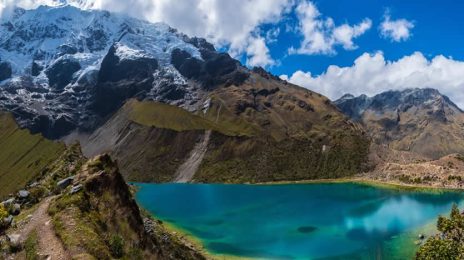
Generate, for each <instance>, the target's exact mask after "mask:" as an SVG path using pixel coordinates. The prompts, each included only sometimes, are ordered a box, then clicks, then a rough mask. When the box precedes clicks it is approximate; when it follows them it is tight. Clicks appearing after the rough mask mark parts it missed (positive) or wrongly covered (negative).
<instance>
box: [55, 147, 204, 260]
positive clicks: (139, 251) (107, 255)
mask: <svg viewBox="0 0 464 260" xmlns="http://www.w3.org/2000/svg"><path fill="white" fill-rule="evenodd" d="M49 213H50V214H51V216H52V218H53V225H54V227H55V230H56V232H57V235H58V236H59V237H60V238H61V239H62V241H63V245H64V249H65V250H66V253H67V254H68V255H69V256H70V258H75V257H83V256H85V257H90V258H97V259H111V258H127V259H140V258H141V259H203V256H202V255H201V254H199V253H197V252H196V251H195V250H192V249H190V248H187V247H186V246H184V245H182V244H176V243H177V242H175V241H172V240H170V235H166V236H167V238H168V240H167V241H165V240H166V239H165V238H164V237H160V235H159V233H158V232H155V231H154V230H153V229H154V228H158V227H155V226H148V225H146V223H147V221H148V219H151V217H148V216H146V218H147V219H145V220H144V218H143V217H142V214H141V211H140V210H139V207H138V206H137V204H136V202H135V200H134V199H133V198H132V194H131V191H130V190H129V187H128V186H127V184H126V182H125V181H124V179H123V177H122V176H121V174H120V173H119V171H118V168H117V165H116V163H115V162H114V161H113V160H112V159H111V158H110V157H109V156H108V155H101V156H97V157H95V158H93V159H91V160H89V161H88V162H87V163H86V164H84V165H83V167H82V169H81V171H80V172H79V173H78V174H77V175H76V178H75V179H74V181H73V187H71V188H70V192H63V193H62V194H61V195H59V197H57V199H56V200H55V201H53V202H52V203H51V204H50V208H49ZM158 225H159V224H158Z"/></svg>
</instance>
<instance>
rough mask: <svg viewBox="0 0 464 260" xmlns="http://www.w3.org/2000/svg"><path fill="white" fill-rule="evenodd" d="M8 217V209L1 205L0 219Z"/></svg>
mask: <svg viewBox="0 0 464 260" xmlns="http://www.w3.org/2000/svg"><path fill="white" fill-rule="evenodd" d="M6 217H8V210H7V209H6V208H5V206H3V205H0V221H2V220H3V219H4V218H6Z"/></svg>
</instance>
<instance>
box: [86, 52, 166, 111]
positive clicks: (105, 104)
mask: <svg viewBox="0 0 464 260" xmlns="http://www.w3.org/2000/svg"><path fill="white" fill-rule="evenodd" d="M116 49H117V46H116V45H113V46H112V47H111V48H110V49H109V51H108V54H107V55H106V56H105V58H104V59H103V61H102V64H101V68H100V71H99V73H98V81H97V85H96V92H95V99H94V101H93V105H92V107H93V108H94V110H95V112H96V113H98V114H99V115H101V116H106V115H107V114H109V113H111V112H114V111H115V110H117V109H118V108H119V107H121V105H122V103H123V102H124V101H125V100H126V99H128V98H131V97H135V96H137V95H138V96H139V97H141V98H143V97H146V95H147V92H148V91H149V90H150V89H151V88H152V84H153V81H154V77H153V73H154V72H155V71H156V70H157V69H158V62H157V60H156V59H154V58H145V57H139V58H136V59H121V58H120V57H118V56H117V55H116Z"/></svg>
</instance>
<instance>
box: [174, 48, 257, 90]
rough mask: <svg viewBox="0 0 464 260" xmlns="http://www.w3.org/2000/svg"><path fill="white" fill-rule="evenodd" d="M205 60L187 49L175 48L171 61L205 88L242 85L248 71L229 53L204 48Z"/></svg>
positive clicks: (203, 55)
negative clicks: (193, 55) (194, 55)
mask: <svg viewBox="0 0 464 260" xmlns="http://www.w3.org/2000/svg"><path fill="white" fill-rule="evenodd" d="M202 57H203V59H204V60H203V61H202V60H199V59H197V58H195V57H192V55H191V54H190V53H188V52H186V51H183V50H180V49H175V50H174V51H173V52H172V56H171V62H172V64H173V65H174V67H175V68H176V69H177V70H178V71H179V72H180V73H181V74H182V75H183V76H184V77H186V78H188V79H194V80H197V81H199V82H201V84H202V86H203V88H205V89H209V90H211V89H212V88H214V87H217V86H219V85H222V84H225V85H241V84H242V83H243V82H244V81H245V80H246V79H247V78H248V73H247V72H246V70H245V69H244V68H242V67H241V65H240V63H239V62H238V61H237V60H235V59H232V58H231V57H230V56H229V54H226V53H217V52H215V51H212V50H209V49H208V50H203V52H202Z"/></svg>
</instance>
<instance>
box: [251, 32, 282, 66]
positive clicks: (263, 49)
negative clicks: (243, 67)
mask: <svg viewBox="0 0 464 260" xmlns="http://www.w3.org/2000/svg"><path fill="white" fill-rule="evenodd" d="M246 53H247V56H248V59H247V65H248V66H261V67H264V66H268V65H274V64H275V61H274V60H273V59H272V58H271V55H270V54H269V48H268V47H267V46H266V42H265V41H264V39H263V38H262V37H257V38H250V40H249V43H248V46H247V48H246Z"/></svg>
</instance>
